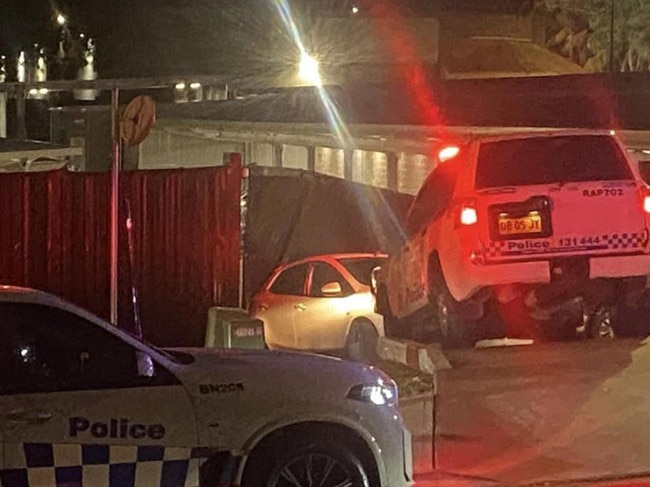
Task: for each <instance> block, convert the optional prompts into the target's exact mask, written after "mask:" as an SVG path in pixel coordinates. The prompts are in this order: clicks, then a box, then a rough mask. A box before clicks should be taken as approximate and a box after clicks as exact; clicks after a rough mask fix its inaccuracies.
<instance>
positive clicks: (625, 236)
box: [603, 233, 646, 249]
mask: <svg viewBox="0 0 650 487" xmlns="http://www.w3.org/2000/svg"><path fill="white" fill-rule="evenodd" d="M645 239H646V236H645V235H644V234H643V233H613V234H611V235H603V240H604V241H605V242H606V243H607V247H609V248H611V249H629V248H637V247H643V246H644V244H645Z"/></svg>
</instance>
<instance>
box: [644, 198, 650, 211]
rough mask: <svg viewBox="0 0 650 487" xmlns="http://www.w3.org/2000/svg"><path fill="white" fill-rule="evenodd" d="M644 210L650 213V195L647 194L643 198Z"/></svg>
mask: <svg viewBox="0 0 650 487" xmlns="http://www.w3.org/2000/svg"><path fill="white" fill-rule="evenodd" d="M643 211H645V212H646V213H650V196H645V197H644V198H643Z"/></svg>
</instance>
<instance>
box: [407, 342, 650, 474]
mask: <svg viewBox="0 0 650 487" xmlns="http://www.w3.org/2000/svg"><path fill="white" fill-rule="evenodd" d="M447 357H448V359H449V361H450V362H451V364H452V366H453V368H452V369H451V370H445V371H440V372H439V373H438V375H437V382H438V398H437V411H436V464H437V468H438V469H439V470H440V471H442V472H446V474H447V475H442V474H432V475H429V476H424V477H422V476H420V477H419V483H418V484H416V485H417V486H418V487H425V486H428V485H436V486H447V485H448V486H464V485H472V486H474V485H477V486H482V485H527V486H528V485H610V486H616V487H622V486H625V485H650V480H648V479H645V480H636V481H632V480H620V481H619V480H615V481H606V482H605V483H602V482H594V481H591V482H587V483H583V482H580V480H583V479H602V478H609V479H621V478H624V477H626V476H629V475H635V474H636V475H642V474H648V472H650V342H647V341H646V340H644V339H618V340H613V341H579V342H570V343H547V344H541V345H532V346H522V347H509V348H502V349H486V350H458V351H450V352H448V354H447ZM481 479H489V480H491V481H487V480H485V481H483V480H481ZM566 481H572V482H573V483H566ZM639 482H641V483H639Z"/></svg>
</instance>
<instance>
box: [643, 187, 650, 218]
mask: <svg viewBox="0 0 650 487" xmlns="http://www.w3.org/2000/svg"><path fill="white" fill-rule="evenodd" d="M641 198H642V200H643V211H644V212H645V213H648V214H650V187H648V186H643V187H642V188H641Z"/></svg>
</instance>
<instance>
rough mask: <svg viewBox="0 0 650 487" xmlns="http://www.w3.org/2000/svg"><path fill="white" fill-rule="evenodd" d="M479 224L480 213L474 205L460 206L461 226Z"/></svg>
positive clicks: (464, 204) (465, 204)
mask: <svg viewBox="0 0 650 487" xmlns="http://www.w3.org/2000/svg"><path fill="white" fill-rule="evenodd" d="M476 222H478V213H476V207H475V206H474V204H473V203H463V204H462V205H461V206H460V224H461V225H465V226H470V225H475V224H476Z"/></svg>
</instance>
